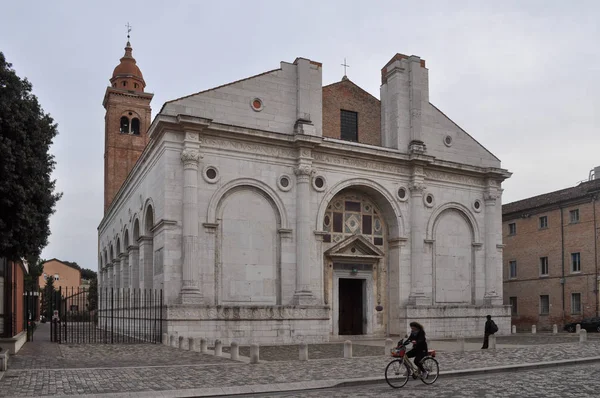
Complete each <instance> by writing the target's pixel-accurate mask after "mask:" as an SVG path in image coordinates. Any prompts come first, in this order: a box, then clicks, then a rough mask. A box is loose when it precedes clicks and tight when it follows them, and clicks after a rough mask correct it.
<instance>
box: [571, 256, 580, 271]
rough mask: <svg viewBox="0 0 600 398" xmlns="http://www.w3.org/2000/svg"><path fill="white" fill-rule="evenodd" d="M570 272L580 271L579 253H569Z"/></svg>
mask: <svg viewBox="0 0 600 398" xmlns="http://www.w3.org/2000/svg"><path fill="white" fill-rule="evenodd" d="M571 272H581V255H580V254H579V253H571Z"/></svg>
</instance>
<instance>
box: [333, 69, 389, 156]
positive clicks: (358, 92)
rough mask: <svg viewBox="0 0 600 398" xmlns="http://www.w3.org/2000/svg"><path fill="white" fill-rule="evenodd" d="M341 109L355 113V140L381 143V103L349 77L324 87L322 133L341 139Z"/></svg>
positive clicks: (366, 142)
mask: <svg viewBox="0 0 600 398" xmlns="http://www.w3.org/2000/svg"><path fill="white" fill-rule="evenodd" d="M342 109H343V110H345V111H352V112H357V113H358V142H360V143H362V144H369V145H381V104H380V102H379V100H378V99H377V98H375V97H373V96H372V95H371V94H369V93H367V92H366V91H364V90H363V89H362V88H360V87H358V86H357V85H356V84H354V83H352V82H351V81H350V80H342V81H340V82H338V83H334V84H330V85H329V86H325V87H323V137H329V138H337V139H340V135H341V130H340V120H341V119H340V117H341V112H340V110H342Z"/></svg>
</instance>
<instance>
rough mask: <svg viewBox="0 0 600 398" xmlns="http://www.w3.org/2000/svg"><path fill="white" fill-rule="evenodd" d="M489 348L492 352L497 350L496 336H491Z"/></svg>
mask: <svg viewBox="0 0 600 398" xmlns="http://www.w3.org/2000/svg"><path fill="white" fill-rule="evenodd" d="M488 348H489V349H490V350H495V349H496V335H495V334H490V341H489V346H488Z"/></svg>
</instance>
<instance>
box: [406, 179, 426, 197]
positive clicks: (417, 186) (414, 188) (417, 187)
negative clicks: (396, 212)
mask: <svg viewBox="0 0 600 398" xmlns="http://www.w3.org/2000/svg"><path fill="white" fill-rule="evenodd" d="M425 188H427V186H426V185H425V184H424V183H423V182H422V181H411V183H410V184H408V189H409V190H410V192H411V193H413V194H419V195H423V192H424V191H425Z"/></svg>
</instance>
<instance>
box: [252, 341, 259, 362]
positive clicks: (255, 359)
mask: <svg viewBox="0 0 600 398" xmlns="http://www.w3.org/2000/svg"><path fill="white" fill-rule="evenodd" d="M259 358H260V352H259V349H258V344H252V345H251V346H250V363H258V360H259Z"/></svg>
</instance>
